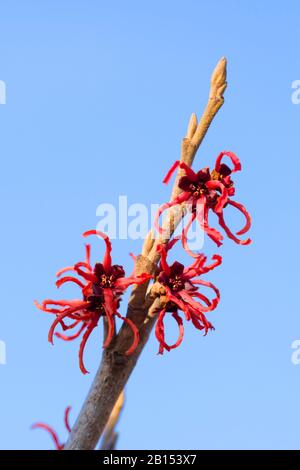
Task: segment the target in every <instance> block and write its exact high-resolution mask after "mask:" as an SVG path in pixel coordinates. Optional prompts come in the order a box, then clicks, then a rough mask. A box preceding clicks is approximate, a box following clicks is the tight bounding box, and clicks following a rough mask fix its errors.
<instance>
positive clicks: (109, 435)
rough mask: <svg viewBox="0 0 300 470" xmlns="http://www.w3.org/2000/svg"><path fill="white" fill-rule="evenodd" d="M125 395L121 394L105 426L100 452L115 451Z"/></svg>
mask: <svg viewBox="0 0 300 470" xmlns="http://www.w3.org/2000/svg"><path fill="white" fill-rule="evenodd" d="M124 401H125V393H124V390H123V391H122V392H121V395H120V396H119V398H118V400H117V402H116V404H115V406H114V407H113V410H112V412H111V414H110V417H109V420H108V423H107V425H106V426H105V429H104V433H103V439H102V442H101V447H100V449H99V450H114V449H115V448H116V443H117V440H118V436H119V435H118V433H117V432H116V431H115V429H116V425H117V423H118V421H119V418H120V414H121V411H122V409H123V406H124Z"/></svg>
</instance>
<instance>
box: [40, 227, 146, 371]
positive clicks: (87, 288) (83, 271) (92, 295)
mask: <svg viewBox="0 0 300 470" xmlns="http://www.w3.org/2000/svg"><path fill="white" fill-rule="evenodd" d="M90 235H98V237H101V238H103V240H104V242H105V244H106V250H105V254H104V257H103V261H102V263H96V264H95V265H94V267H92V265H91V261H90V245H86V257H85V261H82V262H79V263H77V264H75V265H74V266H68V267H66V268H63V269H61V270H60V271H59V272H58V273H57V277H58V280H57V281H56V286H57V287H60V286H62V285H63V284H65V283H67V282H72V283H75V284H76V285H77V286H79V288H80V289H81V295H82V298H81V299H73V300H52V299H46V300H44V301H43V302H42V304H39V303H38V302H35V304H36V306H37V307H38V308H39V309H40V310H42V311H44V312H48V313H52V314H54V315H55V320H54V321H53V323H52V325H51V327H50V330H49V334H48V340H49V341H50V342H51V343H53V335H54V334H55V335H56V336H57V337H58V338H60V339H62V340H65V341H71V340H74V339H76V338H78V337H79V336H80V335H81V334H82V340H81V343H80V347H79V366H80V369H81V371H82V372H83V373H84V374H86V373H87V370H86V368H85V366H84V363H83V353H84V348H85V345H86V342H87V340H88V338H89V336H90V334H91V333H92V331H93V330H94V328H96V326H97V325H98V322H99V319H100V318H101V317H104V318H105V319H106V320H107V326H108V331H107V335H106V338H105V341H104V344H103V347H104V348H105V347H107V346H109V344H110V343H111V341H112V339H113V337H114V334H115V317H118V318H120V319H122V320H123V321H124V322H125V323H126V324H127V325H128V326H129V327H130V328H131V330H132V335H133V340H132V344H131V346H130V348H129V349H128V350H127V351H126V353H125V354H127V355H130V354H132V353H133V352H134V350H135V349H136V347H137V345H138V342H139V332H138V329H137V327H136V325H135V324H134V323H133V322H132V321H131V320H130V319H129V318H126V317H123V316H122V315H121V314H120V313H119V312H118V309H119V305H120V300H121V296H122V294H123V293H124V292H125V290H126V289H127V288H128V286H130V285H132V284H141V283H143V282H145V281H147V280H148V279H150V278H151V276H150V275H149V274H146V273H145V274H141V275H139V276H136V274H135V272H133V274H132V275H131V276H129V277H125V271H124V269H123V267H122V266H120V265H117V264H115V265H113V264H112V259H111V251H112V247H111V242H110V240H109V238H108V236H107V235H105V234H104V233H102V232H100V231H97V230H89V231H87V232H85V233H84V234H83V236H84V237H88V236H90ZM68 272H73V273H75V276H76V275H77V276H76V277H75V276H74V275H72V276H71V275H67V276H65V274H66V273H68ZM62 276H63V277H62ZM67 320H68V321H70V322H69V323H68V324H67V323H66V321H67ZM58 325H60V326H61V328H62V329H63V330H64V331H68V330H73V329H74V328H77V331H76V332H75V333H74V334H70V335H67V334H63V333H60V332H55V330H56V327H57V326H58Z"/></svg>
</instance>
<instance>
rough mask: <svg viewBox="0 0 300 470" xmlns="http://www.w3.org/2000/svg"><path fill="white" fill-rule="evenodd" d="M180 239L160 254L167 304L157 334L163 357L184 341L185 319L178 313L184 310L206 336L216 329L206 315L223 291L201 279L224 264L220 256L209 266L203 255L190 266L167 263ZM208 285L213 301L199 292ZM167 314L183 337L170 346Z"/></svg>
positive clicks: (160, 274)
mask: <svg viewBox="0 0 300 470" xmlns="http://www.w3.org/2000/svg"><path fill="white" fill-rule="evenodd" d="M176 241H177V239H174V240H173V241H172V242H171V243H169V244H168V245H160V246H159V251H160V254H161V261H160V267H159V274H158V276H157V281H158V282H159V283H160V284H161V285H162V286H163V287H164V290H165V296H166V298H167V302H165V306H164V308H163V309H161V311H160V312H159V315H158V319H157V323H156V327H155V335H156V338H157V340H158V342H159V354H163V352H164V349H165V350H167V351H170V350H171V349H174V348H177V347H178V346H179V345H180V344H181V342H182V339H183V333H184V327H183V321H182V318H181V316H180V315H179V314H178V310H181V311H182V312H183V314H184V316H185V319H186V320H187V321H191V322H192V323H193V325H194V326H195V327H196V328H197V329H198V330H204V332H205V335H206V334H207V332H208V331H209V330H212V329H214V327H213V326H212V324H211V323H210V322H209V321H208V320H207V319H206V316H205V313H207V312H211V311H212V310H214V309H215V308H216V307H217V305H218V303H219V300H220V292H219V290H218V289H217V288H216V287H215V286H214V285H213V284H212V283H211V282H208V281H204V280H202V279H199V276H201V275H202V274H205V273H207V272H209V271H211V270H212V269H214V268H215V267H216V266H219V265H220V264H221V262H222V258H221V256H219V255H214V256H213V263H212V264H210V265H206V261H207V258H206V256H204V255H200V256H198V257H197V259H196V260H195V261H194V262H193V263H192V264H191V265H190V266H188V267H186V268H185V267H184V265H183V264H181V263H179V262H178V261H175V262H174V263H173V264H172V265H169V264H168V262H167V253H168V251H169V250H170V248H171V247H172V246H173V245H174V243H175V242H176ZM200 286H205V287H208V288H210V289H212V290H213V291H214V293H215V297H214V298H213V299H212V300H209V299H208V298H207V297H206V296H205V295H204V294H202V293H200V292H199V290H198V289H199V287H200ZM167 312H170V313H171V314H172V317H173V318H174V320H175V321H176V322H177V324H178V328H179V335H178V339H177V341H176V342H175V343H174V344H172V345H169V344H167V342H166V340H165V329H164V318H165V315H166V313H167Z"/></svg>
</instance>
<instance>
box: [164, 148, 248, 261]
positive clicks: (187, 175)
mask: <svg viewBox="0 0 300 470" xmlns="http://www.w3.org/2000/svg"><path fill="white" fill-rule="evenodd" d="M225 156H227V157H229V158H230V160H231V162H232V164H233V168H232V169H231V168H230V167H229V166H227V165H226V164H225V163H223V161H222V160H223V158H224V157H225ZM178 167H179V168H180V169H181V170H183V173H184V175H183V176H182V177H181V178H180V179H179V183H178V186H179V188H180V189H181V193H180V194H179V196H178V197H176V198H175V199H174V200H173V201H172V202H167V203H165V204H163V205H162V206H161V207H160V208H159V210H158V211H157V213H156V217H155V226H156V228H157V230H158V231H159V233H161V234H162V233H163V229H162V228H161V227H160V226H159V218H160V216H161V215H162V213H163V212H164V211H165V210H167V209H169V208H170V207H173V206H176V205H178V204H183V203H184V204H185V206H186V207H189V208H190V210H191V217H190V220H189V222H188V223H187V225H186V227H185V228H184V229H183V231H182V243H183V246H184V248H185V250H186V251H187V252H188V253H189V254H190V255H191V256H196V255H194V254H193V253H192V252H191V250H190V249H189V247H188V243H187V235H188V231H189V229H190V227H191V224H192V223H193V222H194V220H196V219H197V221H198V222H199V224H200V227H201V229H202V230H204V232H205V233H206V234H207V235H208V236H209V237H210V238H211V239H212V240H213V241H214V242H215V243H216V244H217V245H218V246H220V245H221V244H222V241H223V235H222V234H221V233H220V232H219V231H218V230H216V229H215V228H212V227H210V226H209V223H208V215H209V211H212V212H214V213H215V214H216V216H217V218H218V221H219V225H220V227H221V228H222V229H223V230H224V231H225V233H226V235H227V236H228V237H229V238H231V239H232V240H233V241H235V242H236V243H238V244H240V245H248V244H249V243H251V240H250V239H249V238H247V239H245V240H241V239H240V238H238V236H240V235H243V234H245V233H246V232H248V230H249V229H250V226H251V218H250V215H249V214H248V212H247V210H246V209H245V207H244V206H243V205H242V204H240V203H238V202H236V201H234V200H232V199H231V197H232V196H234V194H235V188H234V183H233V181H232V179H231V175H232V174H233V173H235V172H237V171H240V170H241V163H240V160H239V159H238V157H237V156H236V155H235V154H234V153H233V152H221V153H220V154H219V156H218V157H217V159H216V163H215V167H214V169H213V170H212V171H211V170H210V169H209V168H208V167H206V168H203V169H202V170H200V171H198V172H197V173H195V172H194V171H193V170H192V169H191V168H190V167H189V166H187V165H186V164H185V163H183V162H179V161H176V162H175V163H174V165H173V166H172V167H171V168H170V170H169V172H168V173H167V175H166V177H165V179H164V183H166V184H167V183H168V182H169V180H170V179H171V177H172V175H173V173H174V171H175V170H176V169H177V168H178ZM228 205H230V206H233V207H235V208H236V209H237V210H238V211H240V212H241V213H242V214H243V215H244V217H245V225H244V227H243V228H242V229H241V230H239V231H238V232H237V233H236V234H234V233H233V232H232V231H231V230H230V228H229V227H228V226H227V224H226V222H225V219H224V209H225V208H226V207H227V206H228Z"/></svg>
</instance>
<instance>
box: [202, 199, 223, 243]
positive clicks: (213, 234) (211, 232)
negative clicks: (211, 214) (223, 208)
mask: <svg viewBox="0 0 300 470" xmlns="http://www.w3.org/2000/svg"><path fill="white" fill-rule="evenodd" d="M200 201H201V199H199V203H200ZM202 204H203V200H202ZM197 205H198V203H197ZM208 211H209V208H208V207H207V205H206V204H205V206H204V211H198V210H197V220H198V222H199V224H200V227H201V228H202V230H204V231H205V233H207V235H208V236H209V238H211V240H213V241H214V242H215V243H216V245H217V246H221V245H222V240H223V236H222V235H221V233H220V232H218V230H216V229H214V228H212V227H210V226H209V225H208Z"/></svg>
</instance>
